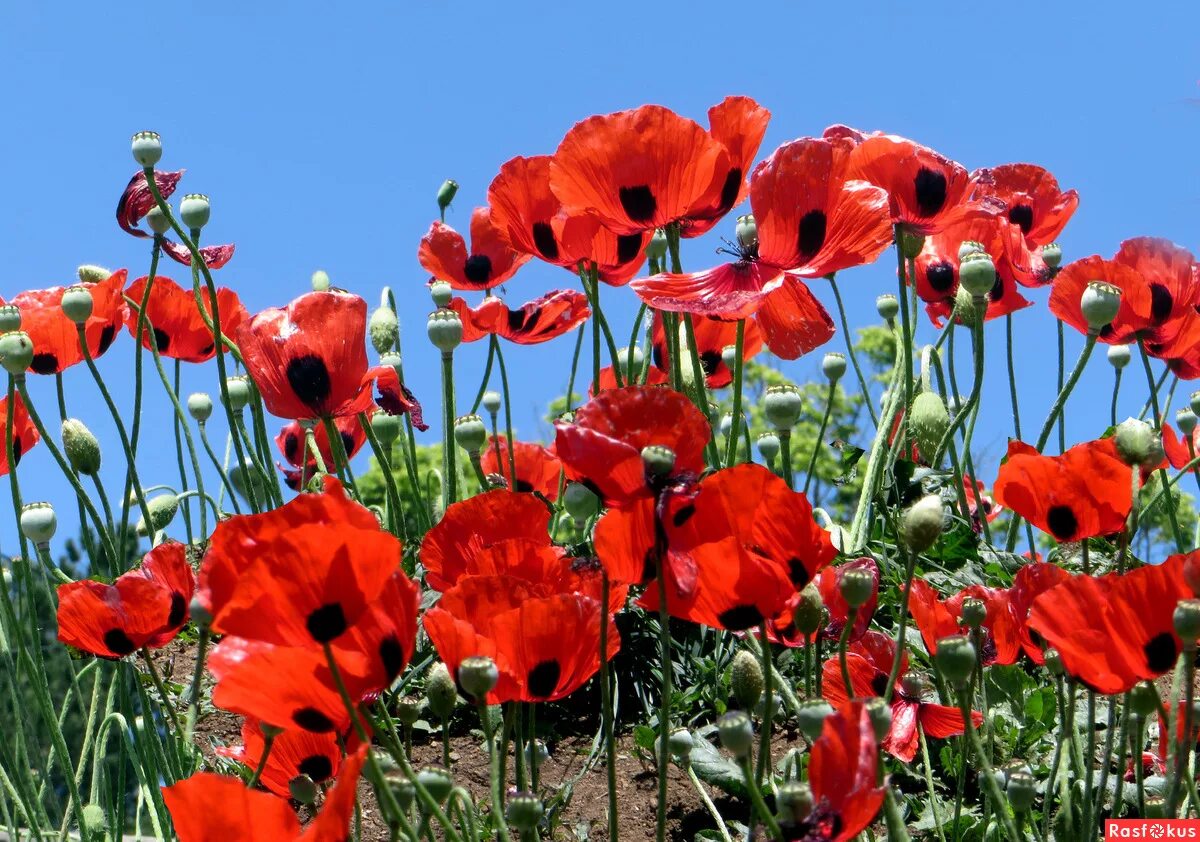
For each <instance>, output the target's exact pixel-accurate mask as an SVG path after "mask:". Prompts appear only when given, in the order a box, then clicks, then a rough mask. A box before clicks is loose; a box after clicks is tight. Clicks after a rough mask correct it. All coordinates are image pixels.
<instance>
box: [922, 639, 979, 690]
mask: <svg viewBox="0 0 1200 842" xmlns="http://www.w3.org/2000/svg"><path fill="white" fill-rule="evenodd" d="M977 660H978V658H977V656H976V652H975V645H974V644H973V643H971V640H970V638H968V637H967V636H966V635H961V634H956V635H951V636H950V637H943V638H942V639H941V640H939V641H938V643H937V653H936V654H935V655H934V657H933V661H934V664H935V665H936V666H937V668H938V672H940V673H941V674H942V677H943V678H945V679H946V681H947V682H949V683H950V684H952V685H954V686H955V687H961V686H962V685H964V684H966V683H967V682H968V681H970V680H971V674H972V673H973V672H974V671H975V663H976V661H977Z"/></svg>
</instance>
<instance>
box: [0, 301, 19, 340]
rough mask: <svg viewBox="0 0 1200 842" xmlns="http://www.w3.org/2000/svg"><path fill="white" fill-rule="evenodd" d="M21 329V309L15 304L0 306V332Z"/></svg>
mask: <svg viewBox="0 0 1200 842" xmlns="http://www.w3.org/2000/svg"><path fill="white" fill-rule="evenodd" d="M20 329H21V310H20V309H19V308H18V307H17V306H16V305H15V304H4V305H2V306H0V334H5V333H12V332H13V331H17V330H20Z"/></svg>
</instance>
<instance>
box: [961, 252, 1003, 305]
mask: <svg viewBox="0 0 1200 842" xmlns="http://www.w3.org/2000/svg"><path fill="white" fill-rule="evenodd" d="M958 283H959V285H960V286H962V288H963V289H965V290H966V291H967V292H969V293H970V294H971V295H973V296H974V297H975V298H983V297H984V296H985V295H987V294H988V293H989V292H991V291H992V287H994V286H995V285H996V264H995V263H993V262H992V256H991V255H990V254H988V253H987V252H984V251H973V252H970V253H968V254H967V255H966V256H965V257H963V258H962V259H961V261H960V262H959V264H958Z"/></svg>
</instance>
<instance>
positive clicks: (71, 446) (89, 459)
mask: <svg viewBox="0 0 1200 842" xmlns="http://www.w3.org/2000/svg"><path fill="white" fill-rule="evenodd" d="M62 443H63V451H64V452H65V453H66V454H67V461H68V462H70V463H71V467H72V468H74V469H75V470H76V471H78V472H79V473H81V474H83V475H84V476H88V477H90V476H94V475H95V474H97V473H99V471H100V442H99V441H97V440H96V437H95V436H94V435H93V434H92V431H91V430H89V429H88V428H87V427H86V426H84V423H83V422H82V421H79V420H78V419H75V418H68V419H67V420H66V421H63V422H62Z"/></svg>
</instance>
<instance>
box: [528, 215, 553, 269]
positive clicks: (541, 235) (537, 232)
mask: <svg viewBox="0 0 1200 842" xmlns="http://www.w3.org/2000/svg"><path fill="white" fill-rule="evenodd" d="M532 234H533V244H534V245H535V246H537V250H538V251H539V252H541V254H542V257H544V258H546V259H547V260H558V241H557V240H556V239H554V229H553V228H551V227H550V223H549V222H535V223H533V229H532Z"/></svg>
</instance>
